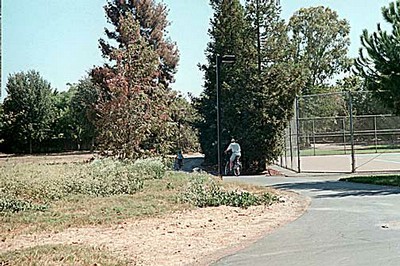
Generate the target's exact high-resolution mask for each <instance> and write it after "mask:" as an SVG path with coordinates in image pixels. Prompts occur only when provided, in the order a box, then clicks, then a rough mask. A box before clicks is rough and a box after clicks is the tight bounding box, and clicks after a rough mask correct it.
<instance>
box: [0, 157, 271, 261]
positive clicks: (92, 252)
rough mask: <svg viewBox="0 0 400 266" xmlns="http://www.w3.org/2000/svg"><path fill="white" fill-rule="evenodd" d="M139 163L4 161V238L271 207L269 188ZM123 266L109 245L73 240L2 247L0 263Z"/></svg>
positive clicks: (0, 174) (0, 231) (0, 226)
mask: <svg viewBox="0 0 400 266" xmlns="http://www.w3.org/2000/svg"><path fill="white" fill-rule="evenodd" d="M165 165H166V163H164V162H162V161H161V160H156V159H149V160H139V161H136V162H135V163H128V162H125V163H124V162H118V161H113V160H96V161H93V162H91V163H62V164H57V163H52V164H47V163H46V164H43V163H41V164H38V163H19V164H15V163H10V164H7V163H6V164H2V165H1V166H0V235H1V239H0V240H1V241H5V240H6V239H7V238H13V237H15V236H17V235H21V234H27V233H33V232H49V233H51V232H58V231H62V230H64V229H67V228H71V227H72V228H74V227H83V226H88V225H92V226H93V225H111V224H117V223H119V222H122V221H126V220H129V219H137V218H146V217H162V216H163V215H164V214H168V213H171V212H174V211H178V210H184V209H193V208H198V207H207V206H219V205H228V206H239V207H243V208H246V207H248V206H251V205H260V204H267V205H268V204H272V203H273V202H274V201H276V199H277V198H276V196H275V195H273V194H271V193H269V191H268V190H267V189H266V188H262V187H255V186H250V185H244V184H235V183H222V182H221V181H219V180H217V179H215V178H214V177H211V176H209V175H205V174H203V175H202V174H187V173H183V172H174V171H169V170H168V168H167V167H166V166H165ZM96 263H97V264H96ZM60 264H61V265H124V262H123V261H120V260H119V259H118V258H114V257H113V255H112V254H111V253H109V252H108V251H107V250H99V249H94V248H91V247H82V246H79V247H73V246H68V245H57V246H37V247H34V248H29V249H25V250H19V251H13V252H8V253H1V252H0V265H60Z"/></svg>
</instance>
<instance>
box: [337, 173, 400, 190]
mask: <svg viewBox="0 0 400 266" xmlns="http://www.w3.org/2000/svg"><path fill="white" fill-rule="evenodd" d="M341 181H348V182H355V183H364V184H373V185H382V186H396V187H400V175H373V176H355V177H350V178H343V179H341Z"/></svg>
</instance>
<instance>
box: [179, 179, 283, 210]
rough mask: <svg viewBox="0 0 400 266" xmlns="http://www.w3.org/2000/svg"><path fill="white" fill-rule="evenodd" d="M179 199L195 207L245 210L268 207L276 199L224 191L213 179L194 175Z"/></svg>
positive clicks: (243, 192)
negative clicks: (263, 205)
mask: <svg viewBox="0 0 400 266" xmlns="http://www.w3.org/2000/svg"><path fill="white" fill-rule="evenodd" d="M181 199H182V200H183V201H184V202H188V203H190V204H193V205H195V206H197V207H211V206H214V207H216V206H221V205H225V206H232V207H241V208H247V207H250V206H256V205H262V204H265V205H270V204H272V203H273V202H274V201H277V197H276V196H274V195H272V194H270V193H262V194H253V193H250V192H247V191H238V190H235V191H226V190H224V189H223V187H222V186H221V185H220V184H219V183H218V182H217V181H216V180H214V179H212V178H210V177H206V176H201V175H194V179H193V180H192V181H191V182H190V183H189V185H188V187H187V188H186V189H185V191H184V193H183V195H182V197H181Z"/></svg>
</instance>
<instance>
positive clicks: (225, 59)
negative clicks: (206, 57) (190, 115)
mask: <svg viewBox="0 0 400 266" xmlns="http://www.w3.org/2000/svg"><path fill="white" fill-rule="evenodd" d="M235 61H236V57H235V56H234V55H223V56H221V55H219V54H216V56H215V83H216V87H217V153H218V176H219V177H220V178H222V169H221V103H220V98H221V86H220V85H219V72H220V66H221V64H222V63H227V64H232V63H234V62H235Z"/></svg>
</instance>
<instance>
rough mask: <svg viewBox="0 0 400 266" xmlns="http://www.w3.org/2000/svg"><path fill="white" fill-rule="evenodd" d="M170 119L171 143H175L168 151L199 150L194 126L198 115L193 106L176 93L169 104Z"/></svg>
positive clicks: (173, 152) (172, 152)
mask: <svg viewBox="0 0 400 266" xmlns="http://www.w3.org/2000/svg"><path fill="white" fill-rule="evenodd" d="M169 108H170V112H171V119H172V123H173V127H174V131H173V134H172V135H171V140H170V141H171V143H175V145H174V146H173V149H172V150H170V151H169V152H170V153H171V154H175V153H176V152H177V150H182V151H184V152H190V151H191V152H197V151H199V150H200V146H199V140H198V131H197V129H195V128H194V126H195V122H196V120H197V119H198V115H197V112H196V110H195V109H194V108H193V106H192V105H191V104H190V103H189V102H188V101H187V100H186V99H185V98H183V97H181V96H180V95H178V97H175V98H174V99H173V101H172V103H171V105H170V107H169Z"/></svg>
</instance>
